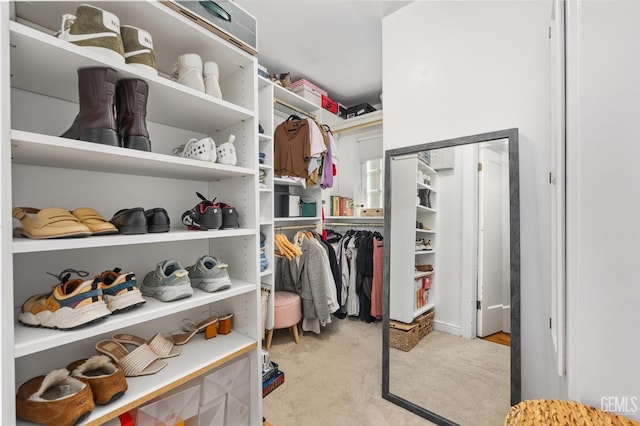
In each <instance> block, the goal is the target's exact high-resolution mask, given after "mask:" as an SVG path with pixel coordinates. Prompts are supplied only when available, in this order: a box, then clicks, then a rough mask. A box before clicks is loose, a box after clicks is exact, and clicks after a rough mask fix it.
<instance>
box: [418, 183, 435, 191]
mask: <svg viewBox="0 0 640 426" xmlns="http://www.w3.org/2000/svg"><path fill="white" fill-rule="evenodd" d="M417 184H418V189H428V190H430V191H431V192H436V190H435V189H433V188H432V187H430V186H429V185H425V184H424V183H420V182H417Z"/></svg>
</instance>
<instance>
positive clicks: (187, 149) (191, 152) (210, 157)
mask: <svg viewBox="0 0 640 426" xmlns="http://www.w3.org/2000/svg"><path fill="white" fill-rule="evenodd" d="M173 154H174V155H176V156H179V157H183V158H191V159H194V160H200V161H210V162H212V163H215V162H216V159H217V157H218V156H217V153H216V143H215V141H214V140H213V139H212V138H202V139H200V140H198V139H191V140H189V142H187V143H186V144H184V145H180V146H179V147H177V148H174V149H173Z"/></svg>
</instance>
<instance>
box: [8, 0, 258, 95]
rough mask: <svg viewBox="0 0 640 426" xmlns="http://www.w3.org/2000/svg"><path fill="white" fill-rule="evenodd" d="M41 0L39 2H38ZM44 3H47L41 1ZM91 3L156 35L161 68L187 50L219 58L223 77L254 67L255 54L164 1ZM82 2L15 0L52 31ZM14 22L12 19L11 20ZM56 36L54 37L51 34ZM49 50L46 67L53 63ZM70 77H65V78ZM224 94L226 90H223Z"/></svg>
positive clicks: (205, 57)
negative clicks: (214, 32) (22, 0)
mask: <svg viewBox="0 0 640 426" xmlns="http://www.w3.org/2000/svg"><path fill="white" fill-rule="evenodd" d="M38 3H39V4H38ZM42 3H44V4H42ZM90 3H91V4H92V5H95V6H97V7H100V8H102V9H105V10H108V11H109V12H111V13H113V14H115V15H116V16H118V18H119V19H120V24H121V25H133V26H135V27H138V28H144V29H145V30H146V31H148V32H149V33H150V34H151V37H153V45H154V48H155V50H156V61H157V63H158V69H159V70H162V71H164V72H165V73H167V74H171V72H172V70H173V65H174V64H175V63H176V62H177V60H178V56H180V55H182V54H184V53H186V51H185V46H188V48H189V50H188V52H189V53H197V54H199V55H200V56H201V57H202V59H203V60H204V61H207V60H210V61H216V63H217V64H218V68H219V70H220V80H221V81H222V80H225V79H226V78H227V77H228V76H230V75H233V74H236V73H237V72H238V69H240V68H252V67H253V63H254V61H255V59H254V57H253V56H251V55H248V54H247V53H246V52H244V51H243V50H242V49H240V48H238V47H235V46H233V45H232V44H231V43H229V42H228V41H226V40H224V39H223V38H221V37H218V36H216V35H215V34H213V33H212V32H211V31H208V30H206V29H205V28H203V27H201V26H199V25H197V24H194V22H193V21H192V20H191V19H189V18H187V17H186V16H184V15H182V14H181V13H178V12H176V11H174V10H172V9H170V8H169V7H167V6H166V5H164V4H161V2H156V1H103V2H90ZM78 5H79V3H78V2H76V1H66V2H65V1H60V2H58V1H55V2H54V1H51V2H16V11H17V15H18V16H20V17H21V18H22V19H25V20H28V21H31V22H34V23H36V24H38V25H40V26H42V27H45V28H48V29H50V30H51V32H52V33H53V32H55V31H58V30H59V29H60V22H61V18H62V15H63V14H65V13H71V14H75V12H76V8H77V7H78ZM11 23H13V22H11ZM52 38H53V37H52ZM51 57H52V55H51V54H50V53H49V52H47V55H46V58H44V59H47V58H48V59H49V60H48V61H47V64H48V65H47V67H46V68H45V69H47V70H48V69H49V68H50V65H53V64H52V62H59V60H60V59H61V58H56V59H57V61H50V58H51ZM66 78H67V77H65V79H66ZM223 96H224V93H223Z"/></svg>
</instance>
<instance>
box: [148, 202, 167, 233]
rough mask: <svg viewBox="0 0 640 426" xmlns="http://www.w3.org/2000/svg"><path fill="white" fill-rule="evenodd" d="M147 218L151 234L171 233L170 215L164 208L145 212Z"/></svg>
mask: <svg viewBox="0 0 640 426" xmlns="http://www.w3.org/2000/svg"><path fill="white" fill-rule="evenodd" d="M144 215H145V216H146V218H147V229H148V230H149V232H151V233H153V232H169V223H170V222H169V214H168V213H167V211H166V210H165V209H163V208H162V207H156V208H155V209H150V210H147V211H145V212H144Z"/></svg>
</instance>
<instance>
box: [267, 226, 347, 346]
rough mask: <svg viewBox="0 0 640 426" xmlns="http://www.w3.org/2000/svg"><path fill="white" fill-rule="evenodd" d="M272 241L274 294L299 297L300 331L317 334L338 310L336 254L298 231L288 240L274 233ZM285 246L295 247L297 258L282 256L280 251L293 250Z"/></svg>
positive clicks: (310, 234)
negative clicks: (275, 247) (293, 294)
mask: <svg viewBox="0 0 640 426" xmlns="http://www.w3.org/2000/svg"><path fill="white" fill-rule="evenodd" d="M285 240H286V241H285ZM274 242H275V243H276V246H277V248H278V251H277V252H276V257H275V277H274V278H275V288H276V291H291V292H294V293H297V294H299V295H300V298H301V299H302V329H303V330H304V331H313V332H314V333H317V334H319V333H320V327H321V326H325V325H327V324H329V323H330V322H331V314H332V313H334V312H336V311H337V310H338V309H339V307H340V305H339V300H338V296H337V293H336V277H338V264H337V260H336V256H335V252H333V248H332V247H330V246H329V244H327V243H326V242H324V241H321V239H320V238H319V236H318V235H317V234H315V233H312V232H310V231H306V232H302V231H299V232H297V233H296V234H295V236H294V237H293V239H292V240H291V241H289V239H288V238H287V237H286V235H284V234H276V235H275V236H274ZM288 245H291V246H294V247H296V248H297V249H298V250H299V252H300V255H299V256H293V257H291V258H289V257H287V256H283V255H282V253H283V252H284V253H290V252H291V251H292V250H291V249H290V247H287V246H288ZM332 252H333V253H332ZM331 255H332V256H333V262H332V261H331V260H330V257H331Z"/></svg>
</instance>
